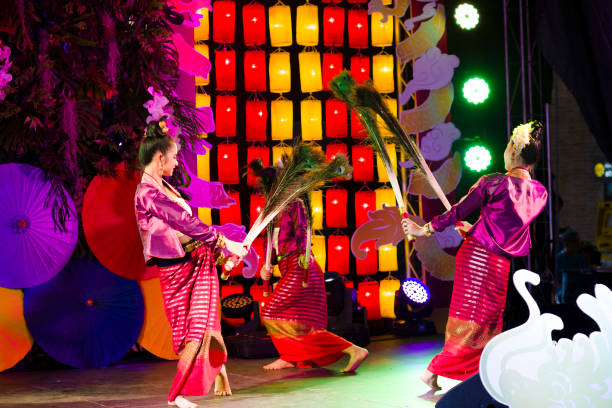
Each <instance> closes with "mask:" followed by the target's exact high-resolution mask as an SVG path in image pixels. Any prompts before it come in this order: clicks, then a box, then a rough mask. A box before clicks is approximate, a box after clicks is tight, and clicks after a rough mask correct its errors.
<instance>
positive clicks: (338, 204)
mask: <svg viewBox="0 0 612 408" xmlns="http://www.w3.org/2000/svg"><path fill="white" fill-rule="evenodd" d="M347 198H348V192H347V191H346V190H345V189H340V188H330V189H327V191H326V192H325V215H326V216H325V220H326V224H327V226H328V227H331V228H345V227H346V226H347V222H346V202H347Z"/></svg>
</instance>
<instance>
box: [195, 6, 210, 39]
mask: <svg viewBox="0 0 612 408" xmlns="http://www.w3.org/2000/svg"><path fill="white" fill-rule="evenodd" d="M198 14H199V15H201V16H202V17H201V18H200V19H199V20H198V21H199V23H200V25H199V26H197V27H194V29H193V39H194V41H195V42H196V43H197V42H200V41H208V39H209V36H210V34H209V33H210V24H209V21H208V10H207V9H205V8H202V9H199V10H198Z"/></svg>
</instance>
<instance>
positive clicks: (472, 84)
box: [463, 77, 489, 105]
mask: <svg viewBox="0 0 612 408" xmlns="http://www.w3.org/2000/svg"><path fill="white" fill-rule="evenodd" d="M463 97H464V98H465V99H467V101H468V102H470V103H473V104H475V105H476V104H479V103H481V102H484V101H485V100H486V99H487V98H488V97H489V85H488V84H487V83H486V82H485V80H484V79H482V78H478V77H474V78H470V79H468V80H467V81H466V82H465V83H464V84H463Z"/></svg>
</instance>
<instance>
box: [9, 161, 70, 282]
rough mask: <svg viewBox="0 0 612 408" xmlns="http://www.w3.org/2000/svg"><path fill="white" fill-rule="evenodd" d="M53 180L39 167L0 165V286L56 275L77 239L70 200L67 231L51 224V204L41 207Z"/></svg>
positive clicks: (65, 261) (35, 280) (34, 280)
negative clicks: (48, 178)
mask: <svg viewBox="0 0 612 408" xmlns="http://www.w3.org/2000/svg"><path fill="white" fill-rule="evenodd" d="M50 188H51V184H50V183H49V182H48V181H47V177H46V175H45V174H44V173H43V172H42V170H40V169H38V168H36V167H33V166H30V165H27V164H16V163H8V164H2V165H0V265H2V267H0V286H4V287H7V288H27V287H30V286H35V285H39V284H41V283H42V282H45V281H47V280H49V279H51V278H52V277H53V276H55V275H56V274H57V273H58V272H59V271H61V270H62V268H63V267H64V266H65V265H66V263H67V262H68V260H69V259H70V256H71V255H72V252H73V251H74V247H75V245H76V242H77V237H78V219H77V216H76V211H75V208H74V203H73V202H72V200H71V199H70V197H69V196H68V195H67V199H68V205H69V208H70V215H69V217H68V219H67V220H66V231H65V232H62V231H60V230H58V229H57V228H55V224H54V222H53V217H52V210H53V205H52V204H49V205H45V203H46V201H47V198H48V196H49V190H50Z"/></svg>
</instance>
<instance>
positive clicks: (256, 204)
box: [249, 194, 266, 256]
mask: <svg viewBox="0 0 612 408" xmlns="http://www.w3.org/2000/svg"><path fill="white" fill-rule="evenodd" d="M265 203H266V200H265V199H264V196H263V195H261V194H251V205H250V211H249V214H250V217H251V219H250V220H249V226H250V227H252V226H253V223H254V222H255V220H256V219H257V217H259V213H260V212H261V210H262V209H263V207H264V204H265ZM264 231H265V229H264ZM264 256H265V254H264Z"/></svg>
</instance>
